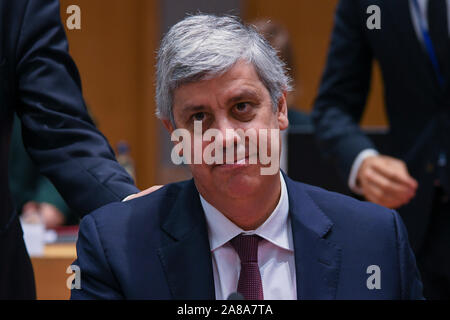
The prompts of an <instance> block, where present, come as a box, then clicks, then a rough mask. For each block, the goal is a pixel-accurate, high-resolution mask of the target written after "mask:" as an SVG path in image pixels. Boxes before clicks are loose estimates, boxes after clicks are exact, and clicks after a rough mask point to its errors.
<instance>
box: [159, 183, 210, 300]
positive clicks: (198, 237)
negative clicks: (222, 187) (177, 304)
mask: <svg viewBox="0 0 450 320" xmlns="http://www.w3.org/2000/svg"><path fill="white" fill-rule="evenodd" d="M162 228H163V230H164V231H165V232H166V233H167V234H168V235H169V236H170V238H168V239H167V243H166V245H164V246H163V247H162V248H160V249H159V250H158V255H159V258H160V260H161V264H162V267H163V269H164V270H165V274H166V277H167V281H168V283H169V287H170V290H171V293H172V296H173V298H174V299H188V300H190V299H205V300H207V299H215V292H214V277H213V271H212V260H211V251H210V246H209V240H208V232H207V227H206V220H205V217H204V214H203V209H202V207H201V203H200V198H199V196H198V192H197V189H196V187H195V184H194V182H193V180H191V181H189V182H187V183H186V185H185V186H184V187H183V188H182V190H181V192H180V194H179V196H178V197H177V200H176V203H175V205H174V206H173V209H172V210H171V212H170V213H169V215H168V217H167V219H166V221H165V222H164V223H163V226H162Z"/></svg>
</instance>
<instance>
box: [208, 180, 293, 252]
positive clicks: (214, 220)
mask: <svg viewBox="0 0 450 320" xmlns="http://www.w3.org/2000/svg"><path fill="white" fill-rule="evenodd" d="M280 183H281V195H280V199H279V200H278V204H277V206H276V207H275V209H274V210H273V211H272V213H271V214H270V216H269V218H268V219H267V220H266V221H265V222H264V223H263V224H262V225H261V226H259V227H258V228H257V229H256V230H251V231H244V230H242V229H241V228H239V227H238V226H237V225H235V224H234V223H233V222H231V221H230V220H229V219H228V218H227V217H225V216H224V215H223V214H222V213H221V212H220V211H219V210H217V209H216V208H214V207H213V206H212V205H211V204H210V203H208V202H207V201H206V200H205V199H204V198H203V197H202V196H201V195H200V201H201V203H202V207H203V211H204V212H205V216H206V222H207V225H208V236H209V244H210V247H211V251H214V250H216V249H217V248H219V247H221V246H223V245H224V244H226V243H227V242H228V241H230V240H231V239H233V238H234V237H236V236H237V235H239V234H241V233H244V234H257V235H259V236H260V237H261V238H264V239H266V240H267V241H269V242H271V243H272V244H274V245H276V246H278V247H280V248H283V249H286V250H290V251H294V245H293V241H292V230H291V227H290V219H289V199H288V193H287V188H286V183H285V181H284V178H283V175H282V174H281V172H280Z"/></svg>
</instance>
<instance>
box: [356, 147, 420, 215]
mask: <svg viewBox="0 0 450 320" xmlns="http://www.w3.org/2000/svg"><path fill="white" fill-rule="evenodd" d="M356 183H357V185H358V187H359V188H361V190H362V192H363V194H364V196H365V197H366V199H367V200H369V201H371V202H374V203H376V204H379V205H382V206H385V207H388V208H392V209H397V208H399V207H401V206H402V205H405V204H407V203H408V202H409V201H411V199H412V198H413V197H414V196H415V194H416V190H417V187H418V183H417V181H416V180H415V179H414V178H413V177H411V176H410V174H409V172H408V169H407V167H406V164H405V163H404V162H403V161H402V160H399V159H396V158H392V157H388V156H383V155H376V156H370V157H368V158H366V159H365V160H364V161H363V163H362V164H361V167H360V168H359V171H358V175H357V180H356Z"/></svg>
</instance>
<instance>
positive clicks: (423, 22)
mask: <svg viewBox="0 0 450 320" xmlns="http://www.w3.org/2000/svg"><path fill="white" fill-rule="evenodd" d="M449 15H450V1H447V0H396V1H387V0H386V1H384V0H375V1H365V0H358V1H352V0H342V1H340V2H339V4H338V7H337V12H336V18H335V26H334V30H333V34H332V38H331V45H330V51H329V55H328V60H327V65H326V68H325V72H324V75H323V79H322V83H321V86H320V90H319V94H318V97H317V100H316V102H315V108H314V111H313V118H314V122H315V126H316V131H317V138H318V140H319V142H320V144H321V146H322V148H323V150H324V153H325V154H326V155H327V156H329V157H330V158H331V159H332V160H333V161H334V162H335V163H336V164H337V166H338V168H339V169H340V172H341V173H342V176H343V177H344V178H345V179H347V181H348V184H349V187H350V188H351V189H352V190H353V191H355V192H356V193H359V194H362V195H364V196H365V198H366V199H368V200H370V201H372V202H375V203H377V204H381V205H384V206H386V207H390V208H396V209H398V210H399V213H400V214H401V216H402V218H403V219H404V221H405V225H406V227H407V230H408V233H409V237H410V240H411V244H412V247H413V249H414V251H415V253H416V256H417V260H418V265H419V270H420V271H421V274H422V279H423V281H424V293H425V297H427V298H447V299H448V298H450V203H449V194H450V189H449V185H450V183H449V182H450V178H449V177H450V170H449V168H448V162H447V158H448V156H449V155H450V154H449V152H450V139H449V133H448V132H449V129H450V63H449V62H450V59H449V57H450V39H449V33H450V29H449V22H448V20H449ZM374 19H380V20H379V21H378V22H376V20H374ZM377 24H378V26H377ZM374 60H377V61H378V63H379V65H380V68H381V73H382V76H383V81H384V98H385V105H386V111H387V116H388V120H389V125H390V132H389V138H390V145H389V146H386V147H387V151H385V152H386V154H384V155H380V154H379V151H378V150H376V148H375V147H374V145H373V143H372V142H371V141H370V140H369V139H368V138H367V137H366V136H365V135H364V134H363V133H362V132H361V131H360V128H359V126H358V121H359V120H360V119H361V115H362V114H363V111H364V106H365V103H366V98H367V93H368V90H369V85H370V76H371V70H372V63H373V61H374Z"/></svg>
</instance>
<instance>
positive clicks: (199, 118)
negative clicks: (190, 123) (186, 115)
mask: <svg viewBox="0 0 450 320" xmlns="http://www.w3.org/2000/svg"><path fill="white" fill-rule="evenodd" d="M192 119H194V121H203V120H204V119H205V113H204V112H197V113H196V114H194V115H193V116H192Z"/></svg>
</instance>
